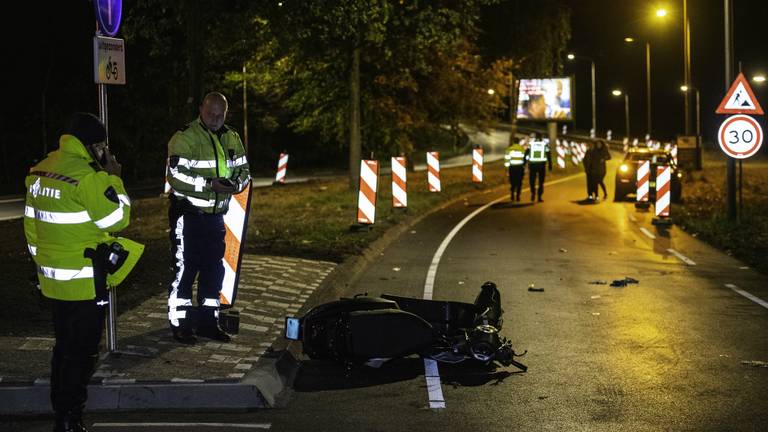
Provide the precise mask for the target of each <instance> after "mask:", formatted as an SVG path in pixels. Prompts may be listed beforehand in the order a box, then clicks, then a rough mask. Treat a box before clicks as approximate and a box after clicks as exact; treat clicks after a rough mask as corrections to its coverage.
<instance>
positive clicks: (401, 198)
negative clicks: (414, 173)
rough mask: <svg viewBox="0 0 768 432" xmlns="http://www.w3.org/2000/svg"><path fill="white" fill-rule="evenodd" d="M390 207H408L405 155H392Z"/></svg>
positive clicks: (403, 208) (404, 208) (405, 208)
mask: <svg viewBox="0 0 768 432" xmlns="http://www.w3.org/2000/svg"><path fill="white" fill-rule="evenodd" d="M392 207H393V208H395V209H402V210H407V208H408V188H407V183H406V169H405V157H402V156H392Z"/></svg>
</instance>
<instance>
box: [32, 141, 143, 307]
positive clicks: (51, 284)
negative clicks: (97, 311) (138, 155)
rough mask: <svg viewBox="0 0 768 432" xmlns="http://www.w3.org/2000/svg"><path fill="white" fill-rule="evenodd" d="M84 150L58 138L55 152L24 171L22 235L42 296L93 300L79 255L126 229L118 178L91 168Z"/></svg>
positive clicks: (89, 265) (86, 261) (89, 275)
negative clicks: (26, 173)
mask: <svg viewBox="0 0 768 432" xmlns="http://www.w3.org/2000/svg"><path fill="white" fill-rule="evenodd" d="M94 166H95V165H94V161H93V158H92V157H91V155H90V154H89V153H88V151H87V150H86V149H85V146H83V144H82V143H81V142H80V140H78V139H77V138H76V137H74V136H72V135H62V136H61V138H60V140H59V149H58V150H56V151H53V152H51V153H50V154H48V157H46V158H45V159H44V160H43V161H41V162H40V163H39V164H37V165H35V166H34V167H32V168H31V169H30V170H29V175H28V176H27V178H26V181H25V185H26V188H27V198H26V206H25V209H24V234H25V235H26V237H27V245H28V247H29V252H30V253H31V254H32V256H33V258H34V260H35V263H36V264H37V272H38V279H39V281H40V289H41V290H42V292H43V295H45V296H46V297H50V298H53V299H57V300H90V299H94V298H95V297H96V291H95V287H94V282H93V274H94V273H93V272H94V270H93V262H92V261H91V259H90V258H86V257H85V256H84V255H83V253H84V252H85V250H86V249H87V248H91V249H96V247H97V246H98V245H99V244H100V243H106V242H109V241H110V240H111V239H112V237H111V236H110V235H109V233H111V232H117V231H120V230H122V229H123V228H125V227H127V226H128V223H129V221H130V215H131V207H130V205H131V201H130V199H129V198H128V194H127V193H126V192H125V188H124V187H123V182H122V180H120V178H119V177H117V176H113V175H109V174H107V173H106V172H105V171H100V170H97V169H96V168H94Z"/></svg>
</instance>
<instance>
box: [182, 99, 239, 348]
mask: <svg viewBox="0 0 768 432" xmlns="http://www.w3.org/2000/svg"><path fill="white" fill-rule="evenodd" d="M226 117H227V98H226V97H224V95H223V94H221V93H218V92H211V93H208V94H207V95H205V98H203V102H202V104H200V116H199V117H198V118H196V119H195V120H193V121H192V122H190V123H189V124H187V125H186V126H184V127H183V128H181V129H179V130H178V131H177V132H176V133H175V134H174V135H173V137H171V140H170V142H169V143H168V173H167V178H168V183H169V184H170V186H171V189H172V190H171V192H170V193H169V199H170V207H169V210H168V221H169V227H170V240H171V251H172V253H173V257H174V262H175V269H174V273H175V274H174V279H173V282H171V285H170V286H169V287H168V322H169V324H170V327H171V332H172V334H173V338H174V339H175V340H176V341H178V342H180V343H183V344H190V345H192V344H195V343H196V342H197V337H205V338H209V339H213V340H217V341H220V342H229V340H230V336H229V335H228V334H226V333H225V332H224V331H223V330H222V329H221V327H220V326H219V306H220V304H219V291H221V284H222V281H223V279H224V264H223V262H222V258H223V257H224V250H225V244H224V234H225V228H224V214H225V213H226V212H227V210H228V207H229V199H230V198H231V196H232V195H233V194H236V193H239V192H241V191H242V190H243V189H245V187H246V186H247V185H248V183H249V182H250V179H251V176H250V174H249V171H248V160H247V159H246V155H245V149H244V148H243V143H242V142H241V141H240V135H238V134H237V132H236V131H235V130H234V129H232V128H231V127H229V126H227V125H225V124H224V121H225V120H226ZM196 278H197V305H194V304H193V303H192V285H193V284H194V282H195V279H196Z"/></svg>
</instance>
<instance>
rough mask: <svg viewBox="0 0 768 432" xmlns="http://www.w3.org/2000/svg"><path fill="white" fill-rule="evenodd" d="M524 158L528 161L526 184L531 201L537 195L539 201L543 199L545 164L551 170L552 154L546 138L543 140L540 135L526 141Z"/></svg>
mask: <svg viewBox="0 0 768 432" xmlns="http://www.w3.org/2000/svg"><path fill="white" fill-rule="evenodd" d="M525 159H526V160H527V161H528V184H529V186H530V188H531V201H534V200H535V199H536V197H538V199H539V202H542V201H544V199H543V198H542V196H543V195H544V179H545V177H546V174H547V171H546V169H547V165H549V170H550V171H552V155H551V154H550V151H549V144H548V141H547V140H543V139H542V138H541V136H540V135H538V134H537V135H536V137H535V138H534V139H531V140H530V141H529V142H528V149H527V150H526V151H525ZM537 177H538V180H539V182H538V186H539V187H538V189H537V188H536V178H537Z"/></svg>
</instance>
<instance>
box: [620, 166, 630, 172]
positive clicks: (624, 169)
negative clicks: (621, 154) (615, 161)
mask: <svg viewBox="0 0 768 432" xmlns="http://www.w3.org/2000/svg"><path fill="white" fill-rule="evenodd" d="M619 171H621V172H623V173H625V172H627V171H629V167H628V166H627V164H621V165H620V166H619Z"/></svg>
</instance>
